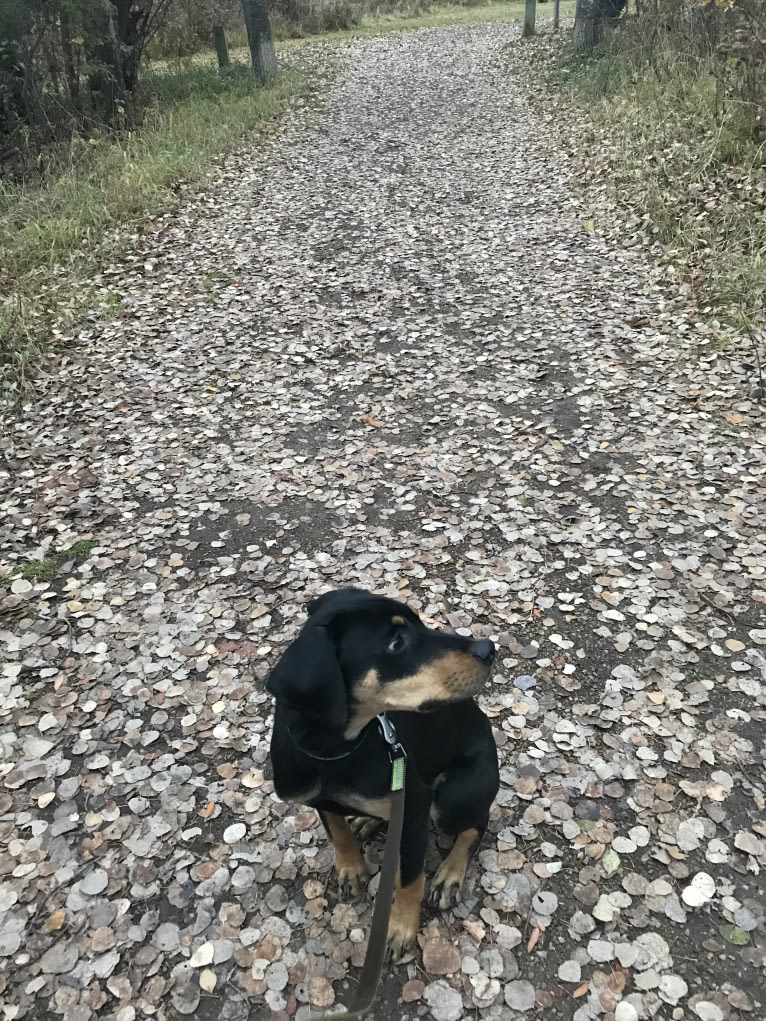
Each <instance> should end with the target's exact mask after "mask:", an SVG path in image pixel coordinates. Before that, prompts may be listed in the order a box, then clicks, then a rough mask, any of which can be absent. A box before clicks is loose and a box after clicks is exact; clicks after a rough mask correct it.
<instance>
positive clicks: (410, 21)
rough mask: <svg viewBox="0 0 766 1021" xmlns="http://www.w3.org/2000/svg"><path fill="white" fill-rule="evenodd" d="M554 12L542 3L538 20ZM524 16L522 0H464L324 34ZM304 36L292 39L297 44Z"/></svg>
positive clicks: (566, 11) (569, 6)
mask: <svg viewBox="0 0 766 1021" xmlns="http://www.w3.org/2000/svg"><path fill="white" fill-rule="evenodd" d="M575 3H576V0H561V17H562V18H564V17H568V16H569V15H572V14H574V10H575ZM552 16H553V4H552V3H547V4H540V3H538V7H537V17H538V22H539V21H540V20H542V19H543V18H550V17H552ZM523 17H524V3H523V2H522V0H512V2H510V3H508V2H504V0H499V2H498V3H476V4H471V3H465V4H444V5H441V4H440V5H438V6H435V7H431V8H429V9H427V10H423V11H413V12H412V13H411V14H408V13H406V12H396V11H392V12H390V13H381V14H378V15H373V16H371V17H367V18H363V19H362V21H361V22H360V23H359V24H358V25H354V26H353V28H348V29H337V30H336V31H333V32H327V33H325V34H324V37H325V38H348V37H354V36H375V35H384V34H386V33H388V32H403V31H415V30H416V29H420V28H443V27H445V26H447V25H476V24H487V23H490V24H492V23H495V22H508V21H521V20H523ZM304 41H305V40H303V39H299V40H291V41H290V43H291V44H292V45H297V44H300V43H302V42H304Z"/></svg>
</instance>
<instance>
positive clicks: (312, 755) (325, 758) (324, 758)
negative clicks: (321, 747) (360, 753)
mask: <svg viewBox="0 0 766 1021" xmlns="http://www.w3.org/2000/svg"><path fill="white" fill-rule="evenodd" d="M378 719H380V717H378ZM285 729H286V730H287V733H288V734H289V735H290V739H291V741H292V742H293V744H294V745H295V747H296V748H297V749H298V751H300V752H303V754H304V755H305V756H307V757H308V758H309V759H316V760H317V761H318V762H339V761H340V760H341V759H347V758H348V757H349V755H353V754H354V752H355V751H356V750H357V749H358V748H361V746H362V745H363V744H364V741H365V739H366V738H367V735H368V733H369V732H370V725H369V724H368V725H367V726H366V727H365V728H364V730H363V731H362V733H361V734H360V735H359V737H358V738H357V739H356V741H355V743H354V744H353V745H352V746H351V748H349V750H348V751H347V752H342V753H341V754H340V755H317V753H316V752H310V751H308V749H307V748H304V747H303V745H302V744H299V742H298V741H296V739H295V737H294V735H293V732H292V731H291V730H290V727H289V724H287V723H285Z"/></svg>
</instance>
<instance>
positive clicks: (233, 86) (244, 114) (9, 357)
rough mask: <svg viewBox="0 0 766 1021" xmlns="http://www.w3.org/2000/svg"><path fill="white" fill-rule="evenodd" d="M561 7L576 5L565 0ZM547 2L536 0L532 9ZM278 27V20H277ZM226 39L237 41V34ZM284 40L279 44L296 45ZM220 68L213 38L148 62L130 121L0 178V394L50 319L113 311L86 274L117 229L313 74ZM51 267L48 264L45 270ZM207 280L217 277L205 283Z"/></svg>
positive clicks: (458, 8)
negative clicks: (28, 173)
mask: <svg viewBox="0 0 766 1021" xmlns="http://www.w3.org/2000/svg"><path fill="white" fill-rule="evenodd" d="M561 6H562V15H564V14H567V13H571V12H572V11H573V10H574V0H563V2H562V5H561ZM550 11H552V6H550V7H543V8H541V14H543V15H544V14H546V13H549V12H550ZM522 14H523V2H521V0H514V2H498V3H480V4H478V5H476V6H473V5H471V4H455V5H446V6H435V7H429V8H420V7H419V6H413V7H412V8H411V13H407V12H406V11H405V12H401V11H399V12H398V13H397V12H392V13H382V14H378V15H373V16H370V17H367V18H363V19H362V20H361V21H360V22H359V23H358V24H355V25H353V27H351V28H350V29H348V30H338V31H334V32H330V33H326V34H325V35H323V36H321V37H320V41H321V40H322V39H330V38H335V37H344V36H350V35H377V34H381V33H384V32H394V31H400V30H402V29H418V28H432V27H437V26H442V25H451V24H465V23H480V22H495V21H512V20H520V19H521V17H522ZM275 27H277V28H278V22H277V24H276V25H275ZM233 41H236V42H241V41H243V39H235V40H233ZM306 42H308V40H303V39H293V40H291V41H289V42H286V43H285V44H284V46H285V47H290V46H296V45H303V44H305V43H306ZM232 59H233V61H234V63H233V64H232V66H231V68H229V69H227V71H225V72H224V73H221V72H219V71H218V69H217V67H215V66H214V63H215V55H214V52H213V50H212V47H211V48H210V49H209V50H208V51H207V52H205V53H204V54H198V55H197V56H194V57H189V58H186V59H184V60H183V61H182V60H172V61H171V60H166V61H156V62H155V63H154V64H150V65H148V66H147V68H146V69H145V71H144V73H143V76H142V85H141V88H142V90H143V95H144V96H148V97H149V100H148V102H147V104H146V106H145V107H143V109H144V113H143V119H142V122H141V124H140V126H139V127H136V128H134V129H132V130H130V131H122V132H117V131H112V130H110V129H108V128H107V127H103V126H102V127H101V128H100V129H96V128H94V129H93V130H92V132H91V133H90V135H88V136H84V137H83V136H78V135H74V136H73V137H72V139H71V140H70V141H69V142H68V143H67V144H65V145H58V146H55V147H51V148H50V149H49V150H43V151H42V152H41V154H40V156H39V159H38V161H37V174H36V176H34V177H28V178H24V179H22V180H21V181H16V182H14V181H5V182H2V181H0V294H2V295H3V296H4V297H3V298H2V299H0V397H2V396H3V393H4V392H5V396H8V395H13V394H14V393H16V392H18V390H19V389H20V388H21V387H22V386H23V384H24V379H25V375H26V373H27V370H28V368H29V366H30V364H33V363H34V361H35V360H36V359H37V358H38V357H39V356H40V355H41V354H42V353H43V352H44V350H45V348H46V347H47V344H48V342H49V340H50V337H51V331H52V328H53V326H54V325H56V326H57V327H58V328H59V329H65V328H66V327H67V325H68V324H70V323H71V322H73V321H75V320H76V318H77V317H78V316H79V315H81V314H82V313H83V312H84V311H85V310H87V309H95V311H96V312H97V314H99V315H101V316H102V317H107V316H116V315H119V313H120V311H121V298H120V295H119V294H118V293H117V292H115V291H113V290H103V291H100V292H94V290H93V288H92V287H91V286H89V285H88V283H87V278H88V276H89V275H92V273H93V271H94V270H95V269H96V268H97V267H98V266H99V265H100V263H102V262H103V261H104V260H105V259H107V258H108V257H109V256H110V254H111V250H110V240H109V239H110V238H113V240H112V241H111V248H112V249H114V248H115V246H116V244H117V241H116V240H114V238H115V237H116V236H117V232H116V230H115V229H116V228H119V227H121V226H124V225H132V224H140V222H141V221H142V220H144V219H146V218H151V217H153V216H156V215H158V214H161V213H162V212H165V211H167V210H168V209H170V208H172V207H173V206H174V205H175V204H176V203H177V201H178V184H179V182H181V181H190V180H194V179H195V178H197V177H199V176H201V175H202V174H204V173H205V172H206V171H207V170H208V169H209V167H210V164H211V161H212V160H213V158H214V157H215V156H216V155H218V154H219V153H221V152H222V151H225V150H226V149H227V148H230V147H231V146H233V145H234V144H235V143H236V142H237V141H238V140H239V139H240V138H241V137H242V136H243V135H245V134H246V133H248V132H251V131H253V130H263V129H267V128H268V127H269V126H271V125H273V124H274V122H275V120H276V119H277V118H278V117H279V115H280V114H281V113H282V112H283V111H284V110H285V109H286V108H287V107H288V106H289V105H290V103H291V102H293V101H294V100H295V99H296V98H297V97H299V96H301V95H305V94H306V92H307V91H308V89H309V88H310V85H311V83H310V82H307V81H306V80H305V79H303V78H301V77H300V76H299V75H297V74H295V73H291V72H287V71H283V72H282V73H281V74H280V75H279V76H278V78H277V79H276V81H275V82H274V84H273V85H272V86H271V87H269V88H268V89H260V88H258V87H257V85H256V82H255V80H254V78H253V75H252V73H251V71H250V69H249V67H248V66H245V64H243V63H240V64H238V63H237V62H236V61H237V60H238V59H239V60H243V61H245V62H246V61H247V60H248V59H249V54H248V53H247V52H246V51H241V52H239V53H238V52H236V51H235V50H232ZM53 267H56V272H55V273H53V272H52V269H53ZM206 286H211V287H214V282H213V281H209V282H208V283H207V284H206Z"/></svg>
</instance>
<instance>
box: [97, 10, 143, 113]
mask: <svg viewBox="0 0 766 1021" xmlns="http://www.w3.org/2000/svg"><path fill="white" fill-rule="evenodd" d="M114 13H115V12H114V7H113V6H112V4H111V2H110V0H101V3H100V4H99V5H98V7H97V8H96V18H95V19H94V25H93V32H92V35H91V37H90V39H88V40H87V41H86V46H87V49H88V60H89V62H90V63H91V64H92V65H94V70H93V71H92V73H91V75H90V90H91V93H92V95H93V100H94V103H95V105H96V107H97V108H100V112H101V114H102V116H104V117H105V118H106V119H107V120H108V121H111V122H112V123H115V124H129V123H130V120H131V114H132V109H131V104H130V97H129V95H128V90H127V86H126V84H125V75H124V73H123V70H122V55H121V53H120V44H119V40H118V39H117V29H116V26H115V23H114Z"/></svg>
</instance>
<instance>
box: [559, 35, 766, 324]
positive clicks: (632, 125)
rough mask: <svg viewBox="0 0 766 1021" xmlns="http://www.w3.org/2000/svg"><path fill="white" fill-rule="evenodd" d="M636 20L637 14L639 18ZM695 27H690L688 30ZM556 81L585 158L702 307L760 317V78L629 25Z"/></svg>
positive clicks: (765, 162) (765, 272) (765, 288)
mask: <svg viewBox="0 0 766 1021" xmlns="http://www.w3.org/2000/svg"><path fill="white" fill-rule="evenodd" d="M639 27H640V26H639ZM687 31H688V30H687ZM557 81H558V84H559V85H560V86H561V87H563V88H564V90H565V91H566V92H567V93H568V94H569V96H570V97H571V98H572V99H574V101H575V102H576V104H577V105H578V106H579V108H580V110H581V112H582V114H583V119H584V120H585V128H586V135H585V137H583V134H582V127H583V125H582V123H578V124H577V125H576V127H575V130H576V131H577V147H578V150H579V151H580V153H581V154H582V158H583V160H584V161H585V163H586V165H587V167H588V169H590V170H593V171H595V172H596V173H597V176H598V179H599V180H603V181H609V183H610V188H611V189H613V191H614V194H615V196H616V198H617V199H618V200H620V201H622V202H624V203H626V204H627V205H629V206H630V207H631V208H632V209H633V210H634V211H635V212H637V213H638V214H639V217H640V219H641V220H642V221H643V224H644V226H645V227H646V228H648V230H649V231H650V233H652V234H653V235H654V236H656V237H657V238H658V239H659V240H660V241H661V242H662V243H663V245H664V246H665V253H666V257H667V260H668V263H669V264H671V265H672V266H673V267H674V271H675V272H677V273H678V275H679V277H681V278H683V279H685V280H687V281H688V282H690V283H691V286H692V287H693V289H694V293H695V295H696V297H697V300H698V303H699V306H700V308H701V309H702V310H705V311H708V312H711V313H712V314H714V315H715V316H716V317H718V318H719V319H723V320H726V321H728V322H731V323H733V324H737V325H741V322H742V319H743V315H744V317H745V318H746V320H747V321H749V322H751V323H757V322H758V321H759V318H760V317H762V315H763V312H764V297H765V296H766V121H765V120H764V116H763V111H764V109H765V107H764V106H763V95H764V92H763V89H764V78H763V76H762V72H757V71H756V68H755V67H754V66H753V65H752V64H751V63H750V62H748V61H743V60H738V59H734V58H733V57H728V58H727V59H725V60H722V58H721V54H720V50H719V51H717V52H713V53H709V54H705V53H704V52H702V53H700V52H697V53H695V52H694V51H693V47H692V45H691V43H690V41H689V39H688V38H684V37H679V36H676V35H674V34H673V32H669V33H668V35H667V37H666V39H665V40H664V41H660V42H658V41H657V39H656V38H654V39H652V40H651V47H650V46H649V45H648V44H646V41H645V39H644V38H642V37H641V36H640V35H639V34H638V28H636V27H634V28H633V29H632V30H631V29H630V28H629V27H628V26H626V27H625V29H620V30H618V31H617V32H616V33H615V35H614V37H613V39H612V40H611V41H610V42H609V43H608V44H607V45H605V46H604V47H603V48H602V50H601V52H597V53H596V54H595V55H594V56H593V57H592V58H586V59H582V58H577V57H574V56H572V55H569V56H568V57H566V58H565V60H564V62H563V63H562V65H561V66H560V67H559V69H558V73H557Z"/></svg>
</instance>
